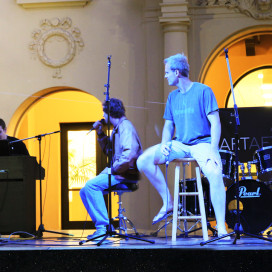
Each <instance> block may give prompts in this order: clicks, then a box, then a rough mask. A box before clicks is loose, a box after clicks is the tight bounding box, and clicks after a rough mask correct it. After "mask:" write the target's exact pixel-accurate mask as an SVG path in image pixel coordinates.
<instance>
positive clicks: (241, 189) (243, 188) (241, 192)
mask: <svg viewBox="0 0 272 272" xmlns="http://www.w3.org/2000/svg"><path fill="white" fill-rule="evenodd" d="M260 190H261V187H258V188H257V190H256V192H247V188H246V186H240V187H239V197H240V198H252V197H260V196H261V193H260Z"/></svg>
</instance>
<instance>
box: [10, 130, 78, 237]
mask: <svg viewBox="0 0 272 272" xmlns="http://www.w3.org/2000/svg"><path fill="white" fill-rule="evenodd" d="M59 132H61V131H60V130H58V131H54V132H50V133H45V134H40V135H37V136H33V137H29V138H25V139H20V140H16V141H12V142H10V144H12V143H16V142H21V141H25V140H30V139H33V138H37V139H38V141H39V181H40V225H39V228H38V230H37V232H36V238H41V237H42V236H43V232H49V233H55V234H62V235H68V236H74V235H73V234H69V233H63V232H57V231H51V230H46V229H45V228H44V224H43V211H42V159H41V140H42V137H45V136H47V135H50V134H54V133H59Z"/></svg>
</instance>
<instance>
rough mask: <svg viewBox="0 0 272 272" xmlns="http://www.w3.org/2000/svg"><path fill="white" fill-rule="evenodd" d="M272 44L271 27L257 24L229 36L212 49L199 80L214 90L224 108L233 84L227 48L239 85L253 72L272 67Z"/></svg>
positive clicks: (234, 78)
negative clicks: (239, 81) (242, 78)
mask: <svg viewBox="0 0 272 272" xmlns="http://www.w3.org/2000/svg"><path fill="white" fill-rule="evenodd" d="M271 43H272V28H271V26H267V25H264V26H256V27H254V28H248V29H243V30H241V31H239V32H237V33H233V34H232V35H231V36H229V37H226V39H225V40H224V41H222V43H221V44H219V45H218V46H217V47H216V48H215V49H214V50H213V51H212V52H211V54H210V55H209V56H208V58H207V59H206V61H205V63H204V65H203V67H202V69H201V72H200V75H199V81H200V82H202V83H204V84H206V85H208V86H210V87H211V88H212V89H213V91H214V93H215V96H216V98H217V101H218V105H219V107H220V108H224V107H225V105H226V101H227V99H228V98H229V92H230V86H231V84H230V77H229V73H228V65H227V62H226V54H225V51H224V49H228V60H229V68H230V72H231V80H232V83H233V85H235V83H236V82H237V81H238V80H239V79H241V77H243V76H244V75H245V74H247V73H249V72H250V71H254V70H256V69H259V68H261V67H268V66H271V64H272V48H271Z"/></svg>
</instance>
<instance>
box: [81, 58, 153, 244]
mask: <svg viewBox="0 0 272 272" xmlns="http://www.w3.org/2000/svg"><path fill="white" fill-rule="evenodd" d="M110 69H111V56H108V81H107V84H105V85H104V87H106V92H105V93H104V95H105V96H106V99H105V101H106V110H107V115H108V122H107V131H108V142H107V156H108V186H109V188H108V189H107V191H108V194H109V208H108V215H109V225H107V231H106V233H105V234H103V235H100V236H97V237H95V238H91V239H88V240H85V241H80V242H79V245H82V244H84V243H87V242H89V241H93V240H96V239H97V238H100V237H103V238H102V239H101V240H100V241H99V242H98V243H97V246H100V245H101V244H102V243H103V242H104V241H105V240H106V239H107V238H108V237H109V236H110V237H113V236H115V237H116V236H117V237H120V238H124V239H126V240H127V239H128V238H132V239H135V240H141V241H146V242H149V243H152V244H154V243H155V242H154V241H149V240H146V239H142V238H139V237H136V236H133V235H127V234H121V233H117V232H116V231H115V230H113V229H112V228H113V226H112V222H113V218H112V197H111V193H112V188H111V167H112V141H111V139H110V93H109V89H110Z"/></svg>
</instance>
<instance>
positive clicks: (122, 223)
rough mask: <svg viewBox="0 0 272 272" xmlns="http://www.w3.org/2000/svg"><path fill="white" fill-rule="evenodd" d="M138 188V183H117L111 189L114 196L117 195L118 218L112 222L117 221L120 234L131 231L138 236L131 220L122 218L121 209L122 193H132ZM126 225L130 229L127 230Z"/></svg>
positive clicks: (123, 209) (122, 209)
mask: <svg viewBox="0 0 272 272" xmlns="http://www.w3.org/2000/svg"><path fill="white" fill-rule="evenodd" d="M138 188H139V185H138V183H136V182H135V183H119V184H116V185H114V186H112V187H111V191H112V192H114V194H116V195H118V216H116V217H114V218H113V220H116V219H119V226H118V229H119V231H120V233H121V234H122V231H123V232H125V234H126V235H127V234H128V233H127V231H128V230H133V231H134V232H135V235H137V236H138V235H139V233H138V232H137V230H136V228H135V226H134V224H133V223H132V221H131V220H129V219H128V218H127V217H126V216H124V214H123V212H125V208H123V207H122V204H123V203H122V195H123V194H124V193H129V192H134V191H136V190H137V189H138ZM108 191H109V190H108V189H107V190H105V192H108ZM127 224H129V225H130V229H129V228H128V226H127Z"/></svg>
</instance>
